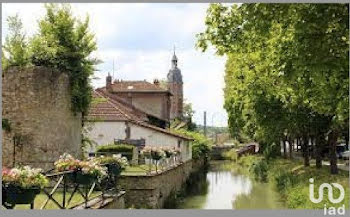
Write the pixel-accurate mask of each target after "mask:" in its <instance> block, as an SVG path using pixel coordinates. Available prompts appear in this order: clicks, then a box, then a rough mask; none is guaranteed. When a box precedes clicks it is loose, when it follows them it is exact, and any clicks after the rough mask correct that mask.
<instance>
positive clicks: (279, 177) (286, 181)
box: [274, 171, 297, 192]
mask: <svg viewBox="0 0 350 217" xmlns="http://www.w3.org/2000/svg"><path fill="white" fill-rule="evenodd" d="M274 179H275V183H276V188H277V190H278V191H279V192H286V190H287V189H288V188H290V187H292V186H294V185H295V184H296V183H297V177H296V176H295V175H293V174H292V173H291V172H285V171H280V172H278V173H277V174H276V175H275V177H274Z"/></svg>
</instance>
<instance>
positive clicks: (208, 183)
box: [178, 161, 283, 209]
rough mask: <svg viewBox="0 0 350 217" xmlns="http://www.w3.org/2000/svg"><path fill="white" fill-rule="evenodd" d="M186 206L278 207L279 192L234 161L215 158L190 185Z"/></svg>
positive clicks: (211, 207) (280, 206)
mask: <svg viewBox="0 0 350 217" xmlns="http://www.w3.org/2000/svg"><path fill="white" fill-rule="evenodd" d="M186 191H187V197H186V198H185V199H184V200H183V201H182V202H181V203H180V204H179V207H178V208H184V209H279V208H283V203H282V202H281V201H279V199H280V198H279V195H278V194H277V193H276V192H275V191H274V190H273V189H272V187H271V186H269V185H268V184H266V183H258V182H255V181H253V180H251V179H250V178H249V177H248V176H247V175H244V174H242V173H241V172H240V171H239V170H238V169H237V168H234V167H233V165H232V163H231V162H225V161H215V162H212V163H211V166H210V168H209V171H208V172H207V173H206V174H205V173H204V174H203V177H202V178H201V179H198V180H196V182H194V183H193V184H192V185H190V186H189V187H188V189H187V190H186Z"/></svg>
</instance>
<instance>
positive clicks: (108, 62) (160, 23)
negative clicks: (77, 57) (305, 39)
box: [2, 3, 227, 126]
mask: <svg viewBox="0 0 350 217" xmlns="http://www.w3.org/2000/svg"><path fill="white" fill-rule="evenodd" d="M71 5H72V10H73V13H74V15H76V16H77V17H79V18H81V19H84V18H85V17H86V15H87V14H88V15H89V16H90V30H91V32H93V33H94V34H95V36H96V40H97V47H98V50H97V51H96V52H95V53H94V54H93V55H94V56H96V57H97V58H99V59H101V60H102V61H103V63H102V64H100V65H98V67H97V68H98V70H99V71H97V72H95V75H94V77H95V78H96V79H94V80H93V81H92V82H93V83H92V84H93V86H94V87H95V88H97V87H102V86H104V85H105V80H106V79H105V78H106V76H107V74H108V72H110V73H111V74H113V61H114V79H123V80H145V79H146V80H147V81H150V82H152V81H153V80H154V79H156V78H157V79H165V78H166V76H167V73H168V71H169V69H170V66H171V62H170V60H171V57H172V54H173V49H174V46H175V48H176V55H177V57H178V66H179V68H180V69H181V72H182V76H183V82H184V98H185V99H186V101H187V102H190V103H192V106H193V109H194V110H195V114H194V118H193V119H194V121H195V122H196V123H197V124H203V113H204V111H207V124H208V125H214V126H227V114H226V111H225V110H224V109H223V103H224V97H223V88H224V69H225V60H226V57H223V56H217V55H215V52H214V50H213V49H209V50H208V51H206V52H205V53H203V52H201V51H200V50H198V49H196V48H195V43H196V34H197V33H200V32H202V31H203V30H204V29H205V25H204V20H205V15H206V10H207V8H208V6H209V5H208V4H206V3H201V4H199V3H196V4H193V3H192V4H189V3H187V4H174V3H172V4H170V3H158V4H157V3H153V4H151V3H137V4H136V3H129V4H125V3H124V4H123V3H114V4H112V3H107V4H101V3H90V4H87V3H85V4H71ZM16 13H17V14H18V15H19V17H20V18H21V19H22V22H23V25H24V30H25V32H26V34H27V36H31V35H33V34H35V32H36V31H37V30H38V29H37V28H38V25H37V20H38V19H39V18H40V17H42V16H43V15H44V14H45V9H44V7H43V4H39V3H30V4H23V3H21V4H11V3H10V4H3V5H2V40H3V41H4V38H5V37H6V34H7V22H6V18H7V16H11V15H15V14H16Z"/></svg>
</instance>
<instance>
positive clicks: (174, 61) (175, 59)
mask: <svg viewBox="0 0 350 217" xmlns="http://www.w3.org/2000/svg"><path fill="white" fill-rule="evenodd" d="M171 65H172V68H173V69H176V68H177V57H176V54H175V45H174V54H173V58H172V59H171Z"/></svg>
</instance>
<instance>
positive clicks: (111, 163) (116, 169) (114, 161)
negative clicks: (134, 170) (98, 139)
mask: <svg viewBox="0 0 350 217" xmlns="http://www.w3.org/2000/svg"><path fill="white" fill-rule="evenodd" d="M95 161H96V162H97V163H98V164H100V165H103V166H106V167H107V171H108V173H109V174H110V175H112V176H118V175H119V174H120V173H121V172H122V171H123V170H124V169H125V167H126V166H128V159H127V158H126V157H122V156H121V155H115V154H114V155H112V156H111V157H110V156H108V157H105V156H103V155H102V156H100V157H98V158H95Z"/></svg>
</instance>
